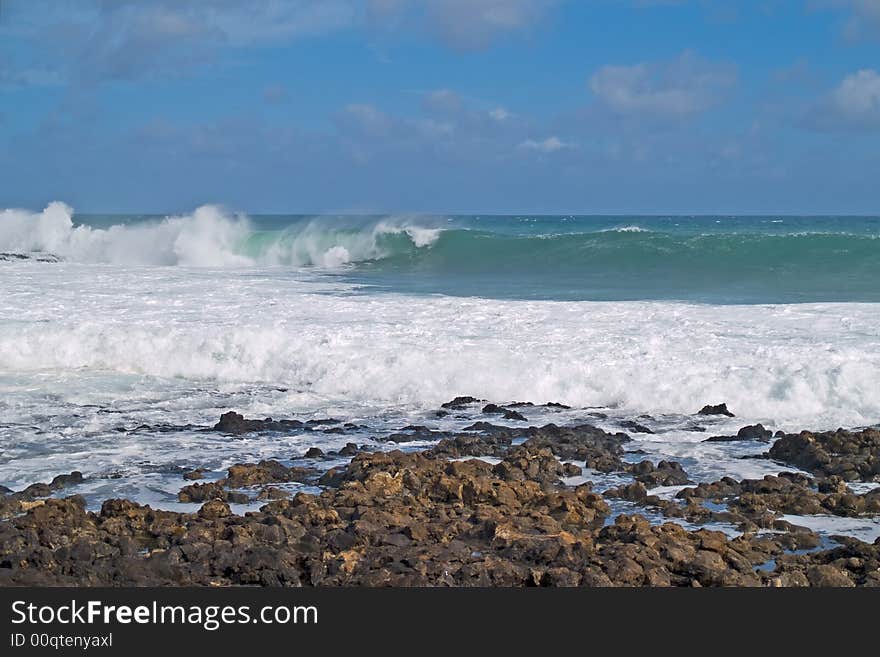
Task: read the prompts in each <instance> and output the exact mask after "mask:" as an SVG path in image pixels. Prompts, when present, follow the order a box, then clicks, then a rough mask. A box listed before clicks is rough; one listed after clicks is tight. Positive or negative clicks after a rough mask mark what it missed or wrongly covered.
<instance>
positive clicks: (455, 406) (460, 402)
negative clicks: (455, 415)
mask: <svg viewBox="0 0 880 657" xmlns="http://www.w3.org/2000/svg"><path fill="white" fill-rule="evenodd" d="M483 401H486V400H485V399H477V398H476V397H456V398H455V399H453V400H452V401H448V402H446V403H445V404H440V408H447V409H451V410H456V411H458V410H461V409H464V408H467V407H468V406H470V405H471V404H478V403H480V402H483Z"/></svg>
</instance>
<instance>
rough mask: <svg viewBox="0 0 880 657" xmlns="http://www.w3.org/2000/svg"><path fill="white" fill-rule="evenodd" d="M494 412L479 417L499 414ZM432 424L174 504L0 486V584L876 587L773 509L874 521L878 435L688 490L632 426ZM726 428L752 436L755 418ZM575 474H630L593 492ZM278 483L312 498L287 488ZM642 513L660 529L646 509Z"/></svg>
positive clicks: (805, 450) (199, 488) (860, 562)
mask: <svg viewBox="0 0 880 657" xmlns="http://www.w3.org/2000/svg"><path fill="white" fill-rule="evenodd" d="M481 403H483V402H482V400H477V399H475V398H458V399H456V400H453V402H450V403H449V404H448V405H444V406H445V407H446V410H452V411H455V410H457V409H459V408H460V407H464V406H468V405H469V406H474V405H476V404H481ZM490 406H491V405H490ZM510 406H513V405H512V404H511V405H507V406H498V407H496V408H498V409H502V412H501V413H497V411H495V409H494V408H490V409H489V410H488V411H487V410H486V407H482V412H483V413H484V414H496V413H497V414H500V415H504V412H503V410H506V411H510V410H511V409H510ZM722 406H723V405H722ZM518 407H521V408H524V407H525V405H524V404H521V405H519V406H518ZM477 410H479V408H478V409H477ZM712 410H713V412H715V414H718V407H715V408H713V409H712ZM723 410H726V407H724V409H723ZM223 417H224V418H225V419H222V418H221V422H220V423H218V425H217V431H221V432H223V433H228V434H232V435H236V434H238V433H240V432H241V431H252V430H272V429H267V428H266V426H267V425H266V424H265V423H266V422H271V423H273V425H272V426H276V427H277V426H279V425H278V424H277V423H276V421H275V420H246V419H245V418H243V417H242V416H240V415H238V414H235V413H233V414H231V415H230V414H225V415H224V416H223ZM511 419H513V418H511ZM517 421H520V420H518V419H517ZM254 422H256V423H260V424H259V428H256V429H255V428H254V427H257V426H258V425H256V424H252V423H254ZM281 422H283V423H285V424H284V425H282V426H285V427H289V426H291V425H290V422H295V421H281ZM423 429H424V431H423ZM426 431H428V432H430V430H428V429H425V428H424V427H408V428H406V430H401V431H400V432H398V434H400V435H419V436H425V435H427V434H426V433H425V432H426ZM435 434H436V432H431V433H430V435H431V439H433V440H434V441H435V442H434V444H432V445H431V446H429V447H427V448H422V449H421V450H419V451H412V450H410V451H406V452H405V451H400V450H398V449H393V450H391V451H373V452H370V451H364V450H361V449H359V448H358V447H357V446H356V445H355V444H353V443H349V444H347V445H346V447H345V448H344V450H345V453H344V454H343V451H342V450H340V451H339V452H338V454H337V455H341V456H350V457H352V458H351V461H350V462H348V464H347V465H344V466H337V467H335V468H331V469H330V470H327V471H326V472H323V474H322V473H321V471H320V470H317V469H315V468H312V467H301V466H297V465H290V466H289V465H285V464H284V463H282V462H281V461H279V460H263V461H260V462H259V463H241V464H237V465H234V466H231V467H229V468H228V471H227V474H226V476H225V477H223V478H222V479H219V480H217V481H204V482H202V481H197V482H195V483H192V480H193V479H196V478H197V477H196V476H195V475H193V474H192V473H194V472H196V473H197V474H198V475H199V476H201V475H202V472H201V471H198V470H191V471H188V472H187V473H186V474H184V477H185V479H188V480H190V482H189V483H188V482H186V481H184V482H183V483H185V484H186V485H184V486H183V487H182V488H181V490H180V493H179V499H180V500H181V501H184V502H191V503H198V504H201V506H200V508H199V509H198V510H197V511H195V512H192V513H181V512H175V511H161V510H156V509H151V508H150V507H149V506H143V505H140V504H137V503H135V502H132V501H128V500H119V499H114V500H107V501H105V502H104V503H103V505H102V506H101V508H100V510H99V511H89V510H87V509H86V502H85V500H84V499H83V498H82V497H80V496H76V495H74V496H71V497H67V498H64V499H59V498H57V497H49V496H50V495H53V494H55V493H57V492H58V491H59V490H61V489H62V488H63V487H65V486H69V485H76V484H77V483H81V482H82V475H81V474H80V473H71V474H70V475H65V476H61V477H56V478H55V479H54V480H53V481H52V482H51V483H50V484H35V485H32V486H29V487H28V488H26V489H25V490H23V491H20V492H8V491H7V492H2V493H0V513H2V517H3V518H4V519H3V520H2V521H0V586H10V585H86V586H129V585H137V586H142V585H163V586H164V585H174V586H183V585H199V586H217V585H264V586H355V585H356V586H435V585H444V586H877V585H880V540H878V541H876V542H875V543H873V544H868V543H864V542H862V541H858V540H854V539H846V538H843V537H834V539H833V540H832V541H829V540H827V539H824V538H822V537H820V536H818V535H817V534H815V533H813V532H811V531H810V530H808V529H806V528H803V527H797V526H794V525H792V524H790V523H788V522H786V521H785V520H784V519H783V518H782V515H783V514H796V515H809V514H827V515H834V516H842V517H862V516H866V515H869V516H870V515H876V514H880V488H878V489H874V490H871V491H869V492H867V493H864V494H856V493H854V492H853V491H852V490H850V489H849V488H848V486H847V482H848V481H856V480H860V481H877V480H878V479H880V477H878V475H880V471H878V469H877V464H878V461H877V448H878V444H880V441H878V437H880V432H877V431H876V430H864V431H859V432H847V431H842V430H840V431H836V432H827V433H816V434H813V433H808V432H802V433H801V434H793V435H781V436H779V437H778V438H777V439H776V442H775V443H774V444H773V445H772V446H771V447H770V450H769V452H768V454H767V457H768V458H771V459H774V460H776V461H779V462H781V463H785V464H786V465H790V466H795V467H798V468H800V469H801V470H805V471H807V472H809V473H811V474H812V475H813V476H808V475H806V474H802V473H789V472H784V473H780V474H779V475H776V476H772V475H771V476H767V477H764V478H763V479H753V480H750V479H744V480H741V481H738V480H735V479H733V478H729V477H725V478H723V479H721V480H719V481H716V482H711V483H706V482H703V483H699V484H694V482H693V481H692V479H691V477H690V476H689V474H688V473H687V472H686V470H685V468H684V467H682V465H681V464H680V463H677V462H673V461H661V462H659V463H654V462H652V461H650V460H646V459H643V460H641V461H638V462H630V461H627V460H626V458H625V457H627V454H626V452H625V446H626V444H627V443H628V442H630V437H629V436H628V435H627V434H625V433H610V432H607V431H605V430H603V429H600V428H598V427H595V426H593V425H590V424H575V425H573V426H557V425H555V424H547V425H544V426H541V427H527V428H522V429H520V428H511V427H507V426H498V425H493V424H490V423H486V422H478V423H477V424H474V425H471V426H469V427H467V429H466V430H463V431H457V432H453V433H451V434H442V435H435ZM740 434H742V436H743V437H742V438H741V439H742V440H767V439H768V436H767V432H766V430H765V429H764V428H763V427H760V425H757V426H753V427H745V428H744V429H743V430H741V431H740ZM390 446H393V445H389V447H390ZM325 456H326V455H325V454H324V453H323V452H322V451H321V450H317V449H312V450H309V451H307V452H306V454H305V458H309V459H318V460H320V459H323V458H325ZM482 459H488V460H482ZM310 463H311V462H310ZM325 467H326V466H325ZM590 471H598V472H602V473H614V474H615V475H616V476H620V477H622V478H624V480H626V481H628V482H630V483H626V484H623V485H621V486H617V487H615V488H611V489H608V490H605V491H604V492H603V493H601V494H600V493H599V492H597V491H596V490H594V486H593V485H592V484H591V483H589V481H588V479H589V472H590ZM581 474H583V477H579V478H578V479H574V480H572V481H586V483H579V484H577V485H567V484H566V481H567V480H568V478H569V477H576V476H578V475H581ZM296 482H308V483H309V484H310V485H314V486H320V487H321V488H320V489H315V490H320V491H321V492H320V493H317V494H310V493H306V492H297V493H291V491H290V490H289V489H288V488H285V485H287V486H289V485H290V484H292V483H296ZM661 486H662V487H668V486H686V487H684V488H683V489H681V490H680V491H679V492H677V493H675V492H674V491H675V489H673V494H672V496H671V497H662V498H661V497H659V496H657V495H652V494H650V492H649V491H650V490H651V489H652V488H657V487H661ZM254 499H259V500H262V501H266V502H267V503H266V504H264V505H263V506H261V507H260V508H259V510H257V511H251V512H247V513H245V514H243V515H239V514H236V513H233V512H232V510H231V508H230V506H229V505H230V503H233V504H234V503H239V502H250V501H252V500H254ZM620 504H623V505H624V506H626V509H625V510H624V511H623V512H621V510H620V507H619V505H620ZM657 514H659V515H660V516H661V517H665V518H666V519H667V521H666V522H656V521H654V522H652V521H650V520H649V516H656V515H657ZM707 522H723V523H726V524H728V525H731V526H736V527H737V528H738V532H737V534H738V535H736V536H731V535H727V534H725V533H723V532H720V531H713V530H710V529H706V528H700V526H699V525H701V524H705V523H707Z"/></svg>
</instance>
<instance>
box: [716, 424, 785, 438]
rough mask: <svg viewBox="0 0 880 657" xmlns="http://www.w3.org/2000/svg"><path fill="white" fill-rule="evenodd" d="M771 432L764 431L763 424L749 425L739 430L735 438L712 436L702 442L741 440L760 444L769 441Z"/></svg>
mask: <svg viewBox="0 0 880 657" xmlns="http://www.w3.org/2000/svg"><path fill="white" fill-rule="evenodd" d="M772 436H773V432H772V431H770V430H769V429H765V428H764V425H763V424H751V425H749V426H746V427H743V428H742V429H740V430H739V431H738V432H737V433H736V435H735V436H712V437H711V438H707V439H706V440H704V441H703V442H706V443H725V442H736V441H743V440H759V441H762V442H765V441H768V440H770V438H771V437H772Z"/></svg>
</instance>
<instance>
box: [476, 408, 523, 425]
mask: <svg viewBox="0 0 880 657" xmlns="http://www.w3.org/2000/svg"><path fill="white" fill-rule="evenodd" d="M483 413H485V414H487V415H501V416H502V417H504V419H505V420H519V421H521V422H528V419H527V418H526V417H525V416H524V415H523V414H522V413H518V412H517V411H512V410H510V409H508V408H504V407H503V406H498V405H497V404H486V405H485V406H483Z"/></svg>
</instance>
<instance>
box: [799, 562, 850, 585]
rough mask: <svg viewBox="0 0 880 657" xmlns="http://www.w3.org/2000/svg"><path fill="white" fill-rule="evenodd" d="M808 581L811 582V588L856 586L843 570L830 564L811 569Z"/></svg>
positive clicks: (808, 571) (808, 572) (808, 573)
mask: <svg viewBox="0 0 880 657" xmlns="http://www.w3.org/2000/svg"><path fill="white" fill-rule="evenodd" d="M807 579H808V580H809V582H810V586H832V587H851V586H855V584H853V581H852V580H851V579H850V578H849V576H848V575H847V574H846V573H845V572H844V571H843V570H841V569H840V568H836V567H835V566H832V565H830V564H826V565H820V566H812V567H810V568H809V569H808V570H807Z"/></svg>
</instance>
